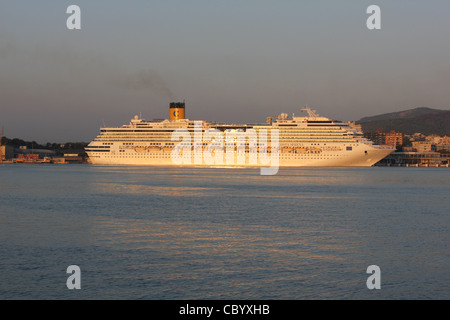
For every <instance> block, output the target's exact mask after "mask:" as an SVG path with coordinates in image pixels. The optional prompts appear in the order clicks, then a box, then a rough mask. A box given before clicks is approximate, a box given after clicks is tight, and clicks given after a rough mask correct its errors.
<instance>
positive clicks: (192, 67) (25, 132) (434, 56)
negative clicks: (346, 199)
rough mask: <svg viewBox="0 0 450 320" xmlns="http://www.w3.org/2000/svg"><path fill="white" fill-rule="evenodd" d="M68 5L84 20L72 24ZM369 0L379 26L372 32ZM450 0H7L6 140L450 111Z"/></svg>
mask: <svg viewBox="0 0 450 320" xmlns="http://www.w3.org/2000/svg"><path fill="white" fill-rule="evenodd" d="M70 5H78V6H79V7H80V10H81V29H80V30H69V29H68V28H67V26H66V21H67V19H68V18H69V17H70V14H68V13H66V10H67V8H68V7H69V6H70ZM370 5H378V6H379V7H380V9H381V29H380V30H369V29H368V28H367V25H366V21H367V19H368V18H369V16H370V15H371V14H368V13H367V12H366V10H367V8H368V7H369V6H370ZM449 17H450V1H448V0H433V1H423V0H421V1H415V0H395V1H392V0H391V1H388V0H382V1H379V0H370V1H365V0H358V1H355V0H341V1H336V0H315V1H314V0H304V1H301V0H278V1H275V0H271V1H269V0H239V1H238V0H226V1H225V0H222V1H219V0H189V1H187V0H154V1H153V0H147V1H144V0H129V1H125V0H122V1H118V0H109V1H106V0H105V1H98V0H97V1H96V0H89V1H87V0H86V1H85V0H70V1H64V0H59V1H55V0H53V1H51V0H40V1H32V0H29V1H24V0H14V1H13V0H4V1H1V2H0V126H4V127H5V136H7V137H9V138H20V139H24V140H35V141H37V142H39V143H46V142H61V143H63V142H69V141H86V142H89V141H91V140H92V139H93V138H95V136H96V135H97V134H98V132H99V128H100V127H102V126H121V125H123V124H127V123H128V122H129V120H130V119H131V118H132V117H133V116H134V115H139V114H141V115H142V117H143V118H144V119H147V120H151V119H153V118H167V117H168V108H169V103H170V102H177V101H183V100H185V102H186V116H187V118H189V119H193V120H200V119H201V120H209V121H217V122H221V123H223V122H232V123H263V122H265V120H266V117H267V116H275V115H278V114H280V113H288V114H289V115H292V114H293V113H294V114H296V115H301V114H302V113H301V111H300V109H301V108H302V107H304V106H305V105H308V106H310V107H311V108H312V109H315V110H316V111H317V112H318V113H319V114H320V115H322V116H327V117H330V118H333V119H337V120H343V121H354V120H358V119H360V118H362V117H365V116H371V115H377V114H381V113H387V112H395V111H401V110H406V109H410V108H415V107H421V106H425V107H429V108H435V109H443V110H449V109H450V90H449V88H450V59H449V58H450V41H449V38H448V34H449V32H450V19H449Z"/></svg>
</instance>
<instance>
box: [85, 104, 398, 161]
mask: <svg viewBox="0 0 450 320" xmlns="http://www.w3.org/2000/svg"><path fill="white" fill-rule="evenodd" d="M302 111H305V112H306V113H307V115H305V116H301V117H298V116H295V115H292V117H289V116H288V115H287V114H285V113H282V114H280V115H278V116H276V117H268V118H267V123H264V124H257V125H250V124H217V123H213V122H207V121H204V120H202V121H194V120H189V119H186V118H185V103H184V102H178V103H170V117H169V119H163V120H161V119H160V120H153V121H145V120H143V119H142V118H141V117H139V116H135V117H134V118H133V119H132V120H131V121H130V123H129V124H127V125H123V126H121V127H108V128H101V129H100V134H99V135H98V136H97V137H96V138H95V139H94V140H93V141H92V142H91V143H90V144H89V145H88V146H87V147H86V152H87V154H88V156H89V159H90V162H91V163H93V164H98V165H180V164H182V165H200V166H201V165H227V166H233V165H237V166H247V165H248V166H264V165H267V158H268V157H272V159H275V156H276V159H277V164H278V165H279V166H295V167H296V166H298V167H301V166H372V165H373V164H375V163H376V162H378V161H379V160H381V159H382V158H384V157H386V156H387V155H388V154H390V153H391V152H393V151H394V149H393V148H392V147H388V146H379V145H375V144H373V142H372V141H370V140H368V139H366V138H364V137H363V134H362V132H361V128H360V127H359V126H357V125H355V124H354V123H351V122H341V121H335V120H331V119H329V118H326V117H321V116H319V115H318V114H317V113H316V112H315V111H314V110H311V109H310V108H308V107H305V108H304V109H302ZM174 133H176V134H175V135H174ZM275 133H276V134H275ZM240 135H241V136H240ZM180 137H181V138H180ZM183 137H184V139H182V138H183ZM236 137H238V139H237V138H236ZM239 137H243V139H241V140H239V139H240V138H239ZM253 138H256V140H253ZM263 138H264V139H263ZM255 141H256V143H255ZM219 151H220V152H219ZM175 154H176V155H177V156H178V155H179V157H178V158H177V157H174V155H175ZM263 156H264V157H265V158H264V157H263ZM180 157H182V158H183V159H184V160H183V161H179V160H180ZM263 158H264V161H262V159H263ZM211 159H213V160H214V161H211Z"/></svg>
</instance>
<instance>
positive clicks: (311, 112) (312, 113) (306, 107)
mask: <svg viewBox="0 0 450 320" xmlns="http://www.w3.org/2000/svg"><path fill="white" fill-rule="evenodd" d="M301 111H306V112H308V116H309V117H310V118H318V117H319V115H318V114H317V113H316V111H315V110H311V108H310V107H308V105H305V107H304V108H303V109H301Z"/></svg>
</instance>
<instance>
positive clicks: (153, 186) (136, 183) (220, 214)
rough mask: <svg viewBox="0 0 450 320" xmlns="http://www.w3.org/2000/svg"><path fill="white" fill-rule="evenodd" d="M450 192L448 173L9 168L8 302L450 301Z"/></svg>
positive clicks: (0, 258)
mask: <svg viewBox="0 0 450 320" xmlns="http://www.w3.org/2000/svg"><path fill="white" fill-rule="evenodd" d="M449 194H450V169H448V168H392V167H391V168H376V167H374V168H325V169H323V168H321V169H314V168H308V169H303V168H301V169H299V168H295V169H283V168H281V169H280V171H279V172H278V174H277V175H275V176H261V175H260V174H259V169H255V168H250V169H249V168H246V169H244V168H241V169H229V168H156V167H101V166H90V165H19V164H15V165H6V164H5V165H0V299H289V300H292V299H294V300H297V299H449V298H450V237H449V234H450V233H449V231H450V213H449V211H450V210H449V208H450V197H449ZM70 265H77V266H79V267H80V269H81V290H69V289H68V288H67V286H66V281H67V278H68V277H69V276H70V274H67V273H66V269H67V267H68V266H70ZM370 265H377V266H379V267H380V269H381V289H380V290H369V289H368V288H367V286H366V280H367V278H368V277H369V276H370V274H367V273H366V270H367V267H368V266H370Z"/></svg>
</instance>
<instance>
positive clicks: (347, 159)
mask: <svg viewBox="0 0 450 320" xmlns="http://www.w3.org/2000/svg"><path fill="white" fill-rule="evenodd" d="M118 151H119V150H117V152H115V151H114V148H112V150H111V152H109V153H108V154H105V153H97V152H88V155H89V159H90V162H91V163H92V164H94V165H122V166H180V165H182V166H189V165H191V166H214V167H215V166H227V167H229V166H238V167H243V166H249V167H255V166H257V167H261V166H269V164H268V163H267V161H266V162H265V163H262V162H261V161H260V159H259V157H258V156H256V157H255V158H256V160H257V161H256V163H255V162H254V161H253V162H252V161H251V160H250V157H249V154H248V153H246V155H245V162H242V161H241V162H239V161H238V160H237V157H236V156H234V160H233V161H231V162H230V161H228V162H227V155H226V154H224V155H223V159H222V161H214V162H213V163H211V162H207V161H206V160H205V159H203V157H202V159H201V162H200V161H199V160H198V158H197V159H196V158H195V156H194V154H193V152H192V155H191V160H190V161H184V162H183V163H176V162H174V161H173V160H172V155H171V151H157V152H151V151H150V152H136V151H135V150H130V151H129V152H125V153H121V152H118ZM392 151H393V149H392V148H375V147H373V146H370V148H367V146H365V145H361V146H355V147H353V148H352V150H351V151H338V152H336V151H330V152H327V151H323V152H320V153H314V154H308V153H300V152H296V151H295V150H293V151H292V152H279V154H278V166H280V167H370V166H373V165H374V164H375V163H377V162H378V161H380V160H381V159H383V158H384V157H386V156H387V155H389V154H390V153H391V152H392ZM266 156H267V157H269V159H272V161H271V163H272V165H273V164H274V163H275V161H274V159H275V155H271V154H270V153H269V154H267V155H266ZM270 157H272V158H270ZM216 160H217V159H216Z"/></svg>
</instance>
